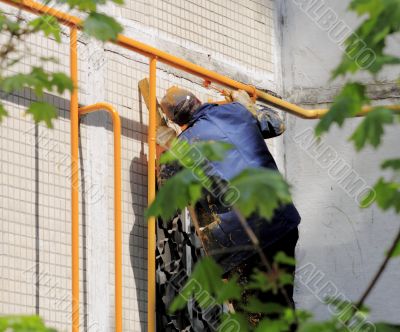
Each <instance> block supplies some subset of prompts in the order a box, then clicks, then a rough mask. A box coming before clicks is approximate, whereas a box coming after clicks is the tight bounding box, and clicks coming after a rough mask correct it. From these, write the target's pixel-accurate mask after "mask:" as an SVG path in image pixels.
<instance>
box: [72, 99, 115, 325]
mask: <svg viewBox="0 0 400 332" xmlns="http://www.w3.org/2000/svg"><path fill="white" fill-rule="evenodd" d="M100 110H106V111H107V112H108V113H109V114H110V115H111V118H112V122H113V131H114V255H115V258H114V260H115V282H114V283H115V285H114V287H115V331H116V332H122V209H121V190H122V189H121V119H120V117H119V115H118V112H117V111H116V110H115V108H114V107H113V106H112V105H110V104H108V103H96V104H93V105H88V106H84V107H81V108H79V115H80V116H81V115H84V114H88V113H93V112H96V111H100Z"/></svg>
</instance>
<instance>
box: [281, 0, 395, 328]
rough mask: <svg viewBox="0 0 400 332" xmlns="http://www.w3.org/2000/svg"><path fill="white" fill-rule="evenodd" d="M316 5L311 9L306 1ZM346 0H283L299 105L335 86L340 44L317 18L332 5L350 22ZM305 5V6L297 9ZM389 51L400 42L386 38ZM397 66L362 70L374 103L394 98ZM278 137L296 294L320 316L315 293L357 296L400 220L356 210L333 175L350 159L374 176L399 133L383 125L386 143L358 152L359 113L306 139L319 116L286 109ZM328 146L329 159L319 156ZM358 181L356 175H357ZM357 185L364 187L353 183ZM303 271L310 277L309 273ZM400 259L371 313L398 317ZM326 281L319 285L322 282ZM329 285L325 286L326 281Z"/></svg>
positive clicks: (289, 68) (370, 179)
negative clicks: (293, 212) (316, 138)
mask: <svg viewBox="0 0 400 332" xmlns="http://www.w3.org/2000/svg"><path fill="white" fill-rule="evenodd" d="M312 3H313V4H314V7H313V8H311V7H309V6H311V4H312ZM347 4H348V2H347V1H333V0H330V1H300V0H286V1H281V2H280V6H279V15H280V19H279V21H280V22H281V36H282V40H281V41H282V73H283V74H282V75H283V76H282V81H283V91H284V92H283V94H284V97H286V98H288V99H289V100H291V101H293V102H297V103H301V104H302V105H304V106H306V107H309V108H313V107H325V106H328V104H326V103H329V102H331V101H332V97H333V96H334V95H335V93H336V92H337V90H338V88H339V87H340V84H341V82H340V81H334V82H329V78H330V73H331V71H332V69H334V68H335V66H336V65H337V64H338V62H339V60H340V55H341V53H342V52H341V48H340V43H338V42H335V41H333V40H332V39H330V36H329V29H328V30H324V29H322V28H321V25H320V23H321V21H319V20H318V17H320V16H321V14H322V13H323V12H325V11H326V10H328V9H331V10H332V12H334V13H336V14H337V17H338V19H339V20H343V21H344V22H346V23H347V24H348V25H349V26H350V27H355V26H356V23H357V21H356V20H355V17H354V15H352V14H348V13H345V9H346V7H347ZM302 5H303V6H304V7H303V8H311V9H310V10H309V11H308V12H307V13H306V12H304V11H303V10H302V9H301V8H302V7H301V6H302ZM390 49H391V50H392V51H397V54H399V53H398V52H399V45H398V43H397V44H396V43H395V40H392V43H391V45H390ZM398 76H399V69H398V68H396V69H395V70H393V69H392V68H388V69H386V70H385V71H384V72H383V73H382V74H381V75H380V76H379V77H378V78H377V80H373V79H372V78H371V77H370V76H369V75H365V74H363V75H361V77H362V78H363V79H364V82H367V83H368V84H369V88H370V91H371V96H372V98H373V99H376V102H377V103H384V104H386V103H394V102H398V100H396V97H398V96H399V92H398V90H397V89H396V88H395V80H396V79H397V78H398ZM287 120H288V130H287V133H286V136H285V138H284V161H285V162H284V169H285V171H286V175H287V177H288V180H289V181H290V183H291V184H292V185H293V193H294V200H295V203H296V205H297V207H298V209H299V211H300V214H301V215H302V223H301V226H300V241H299V245H298V248H297V259H298V270H299V271H298V273H297V278H296V289H295V301H296V303H297V305H298V306H299V307H300V308H306V309H310V310H311V311H312V312H314V313H315V316H316V317H317V318H318V319H322V318H326V317H328V316H329V308H328V307H327V306H326V305H323V304H322V303H321V301H320V297H321V296H323V295H324V294H325V295H326V294H327V295H331V296H333V295H335V294H336V293H342V294H343V296H344V297H345V298H347V299H351V300H357V299H358V298H359V297H360V295H361V293H362V292H363V290H364V289H365V288H366V286H367V285H368V283H369V281H370V280H371V278H372V276H373V275H374V274H375V272H376V271H377V268H378V266H379V264H380V262H381V261H382V259H383V257H384V253H385V251H386V250H387V248H388V245H389V243H390V241H391V240H392V238H393V236H394V235H395V232H397V229H398V227H399V225H400V223H399V219H400V218H399V217H398V216H397V215H395V214H394V213H391V212H388V213H383V212H381V211H380V210H378V209H377V208H376V207H372V208H370V209H360V207H359V204H358V202H357V201H356V200H355V198H354V196H355V195H354V194H355V193H356V192H357V188H355V189H354V192H351V190H350V192H349V190H346V189H345V187H346V185H349V184H348V183H346V180H345V175H344V174H345V173H343V174H342V176H340V175H338V176H336V177H335V176H333V175H332V174H334V171H335V170H338V168H337V167H336V168H335V167H334V164H335V162H336V161H338V160H342V161H345V162H347V163H348V165H349V167H350V169H351V170H353V171H354V174H357V176H358V177H359V178H356V179H355V180H357V179H362V180H364V181H365V183H364V186H367V185H373V184H374V183H375V181H376V180H377V178H378V177H379V174H380V171H379V165H380V163H381V161H382V160H383V159H385V158H389V157H393V156H398V151H399V150H398V141H399V138H400V137H399V133H398V131H396V130H395V129H390V130H387V133H386V135H385V138H384V144H383V145H382V147H381V148H380V149H379V151H375V150H373V149H366V150H365V151H363V152H362V153H356V152H355V150H354V148H353V146H352V144H351V143H349V142H347V138H348V137H349V136H350V134H351V133H352V131H353V130H354V129H355V128H356V126H357V124H358V123H359V122H360V119H352V120H349V121H347V123H346V125H345V126H344V127H343V128H342V129H338V128H336V127H335V128H333V129H332V130H331V131H330V132H329V134H328V135H326V136H325V137H324V138H323V139H322V142H321V145H315V144H314V145H310V144H309V142H310V141H309V139H308V137H307V134H308V133H310V132H312V129H313V128H314V126H315V125H316V123H317V121H314V120H313V121H310V120H302V119H299V118H296V117H293V116H288V118H287ZM326 149H329V152H330V153H331V154H332V155H333V157H332V160H331V162H328V161H326V160H324V158H323V153H324V151H325V152H326ZM359 183H360V182H359ZM348 188H350V189H351V184H350V187H348ZM358 189H359V190H362V188H361V187H360V188H358ZM309 276H312V277H311V278H309ZM399 277H400V260H399V259H394V260H392V261H391V262H390V264H389V266H388V268H387V271H386V272H385V274H384V276H383V278H382V279H381V281H380V282H379V284H378V286H377V287H376V289H375V290H374V291H373V293H372V294H371V296H370V297H369V299H368V301H367V304H368V305H369V306H370V307H371V308H372V309H373V313H372V317H371V319H372V320H375V321H377V320H387V321H392V322H397V323H398V322H400V316H399V312H400V300H399V299H400V286H399V282H398V280H399ZM324 286H325V288H324ZM327 287H329V288H327Z"/></svg>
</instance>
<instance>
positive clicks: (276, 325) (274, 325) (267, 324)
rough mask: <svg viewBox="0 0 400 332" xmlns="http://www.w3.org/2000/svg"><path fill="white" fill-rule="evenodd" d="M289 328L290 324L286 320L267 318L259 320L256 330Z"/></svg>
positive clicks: (275, 331)
mask: <svg viewBox="0 0 400 332" xmlns="http://www.w3.org/2000/svg"><path fill="white" fill-rule="evenodd" d="M288 330H289V326H288V324H287V323H286V322H284V321H282V320H271V319H268V318H266V319H263V320H262V321H261V322H259V324H258V325H257V327H256V329H255V330H254V332H286V331H288Z"/></svg>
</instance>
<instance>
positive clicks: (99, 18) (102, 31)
mask: <svg viewBox="0 0 400 332" xmlns="http://www.w3.org/2000/svg"><path fill="white" fill-rule="evenodd" d="M83 28H84V31H85V32H86V33H87V34H89V35H91V36H93V37H95V38H97V39H99V40H101V41H107V40H115V39H117V36H118V34H119V33H121V32H122V26H121V25H120V24H119V23H118V22H117V21H116V20H115V19H114V18H112V17H109V16H107V15H104V14H101V13H94V12H92V13H90V14H89V16H88V17H87V18H86V20H85V21H84V22H83Z"/></svg>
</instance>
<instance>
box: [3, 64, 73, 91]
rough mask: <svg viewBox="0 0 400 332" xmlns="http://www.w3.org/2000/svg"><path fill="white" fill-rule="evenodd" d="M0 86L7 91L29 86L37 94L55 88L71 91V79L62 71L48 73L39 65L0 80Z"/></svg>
mask: <svg viewBox="0 0 400 332" xmlns="http://www.w3.org/2000/svg"><path fill="white" fill-rule="evenodd" d="M0 87H1V88H2V90H4V91H5V92H7V93H11V92H13V91H20V90H22V89H23V88H30V89H33V90H34V91H35V94H36V95H37V96H42V95H43V93H44V91H45V90H47V91H53V89H54V88H55V89H56V90H57V91H58V92H59V93H62V92H64V91H65V90H70V91H72V87H73V85H72V81H71V79H70V78H69V77H68V76H66V75H65V74H64V73H59V72H56V73H52V74H50V73H48V72H46V71H44V70H43V68H40V67H33V68H32V70H31V72H30V73H28V74H21V73H19V74H16V75H13V76H9V77H6V78H4V79H3V80H2V81H0Z"/></svg>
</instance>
